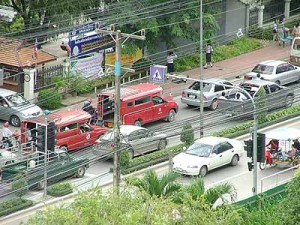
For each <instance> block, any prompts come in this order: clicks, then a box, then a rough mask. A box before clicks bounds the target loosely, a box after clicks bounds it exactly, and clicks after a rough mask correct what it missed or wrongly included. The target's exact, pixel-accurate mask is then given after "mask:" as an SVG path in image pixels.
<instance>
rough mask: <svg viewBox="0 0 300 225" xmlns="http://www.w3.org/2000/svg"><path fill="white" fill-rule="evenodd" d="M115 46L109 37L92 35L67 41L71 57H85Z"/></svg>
mask: <svg viewBox="0 0 300 225" xmlns="http://www.w3.org/2000/svg"><path fill="white" fill-rule="evenodd" d="M113 46H115V41H114V40H113V39H112V38H111V36H110V35H102V34H93V35H90V36H86V37H82V38H78V39H75V40H70V41H69V47H70V49H71V57H77V56H82V55H86V54H89V53H92V52H96V51H100V50H104V49H107V48H111V47H113Z"/></svg>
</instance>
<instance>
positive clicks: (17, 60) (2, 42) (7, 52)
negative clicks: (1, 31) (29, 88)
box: [0, 37, 57, 68]
mask: <svg viewBox="0 0 300 225" xmlns="http://www.w3.org/2000/svg"><path fill="white" fill-rule="evenodd" d="M37 56H38V57H37V59H34V45H33V44H32V45H31V46H28V45H26V46H22V41H20V40H15V39H8V38H4V37H0V64H2V65H9V66H13V67H19V68H23V67H27V66H30V65H34V64H37V65H39V64H44V63H47V62H50V61H54V60H56V59H57V57H56V56H54V55H52V54H50V53H47V52H45V51H43V50H40V49H39V50H38V53H37Z"/></svg>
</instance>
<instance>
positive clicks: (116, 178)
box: [96, 25, 146, 194]
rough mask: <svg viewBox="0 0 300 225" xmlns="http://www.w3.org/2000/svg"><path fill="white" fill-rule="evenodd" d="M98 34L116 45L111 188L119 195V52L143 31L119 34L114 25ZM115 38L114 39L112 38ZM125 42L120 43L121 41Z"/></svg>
mask: <svg viewBox="0 0 300 225" xmlns="http://www.w3.org/2000/svg"><path fill="white" fill-rule="evenodd" d="M96 31H97V33H99V34H110V35H111V37H112V39H113V40H114V41H115V43H116V51H115V52H116V61H115V99H114V101H115V105H114V106H115V110H114V111H115V114H114V130H115V133H114V144H115V148H114V167H113V186H114V188H115V192H116V194H119V187H120V182H121V173H120V149H121V139H120V125H121V120H120V119H121V118H120V97H121V94H120V89H121V71H122V67H121V65H122V63H121V50H122V44H123V43H125V42H126V41H127V40H128V39H129V38H131V39H137V40H145V39H146V37H145V30H141V35H134V34H126V33H121V31H120V30H117V31H115V30H114V25H111V26H110V29H109V30H105V29H96ZM114 36H115V37H114ZM123 38H125V40H124V41H123V42H122V43H121V40H122V39H123Z"/></svg>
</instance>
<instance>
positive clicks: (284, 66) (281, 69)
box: [276, 63, 288, 74]
mask: <svg viewBox="0 0 300 225" xmlns="http://www.w3.org/2000/svg"><path fill="white" fill-rule="evenodd" d="M286 71H288V64H286V63H284V64H280V65H278V66H277V69H276V74H279V73H284V72H286Z"/></svg>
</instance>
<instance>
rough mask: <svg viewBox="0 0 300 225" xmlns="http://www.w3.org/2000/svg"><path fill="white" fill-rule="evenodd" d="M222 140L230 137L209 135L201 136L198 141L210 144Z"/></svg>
mask: <svg viewBox="0 0 300 225" xmlns="http://www.w3.org/2000/svg"><path fill="white" fill-rule="evenodd" d="M222 141H228V138H223V137H213V136H208V137H203V138H200V139H198V140H197V141H196V142H197V143H203V144H208V145H216V144H218V143H220V142H222Z"/></svg>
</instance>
